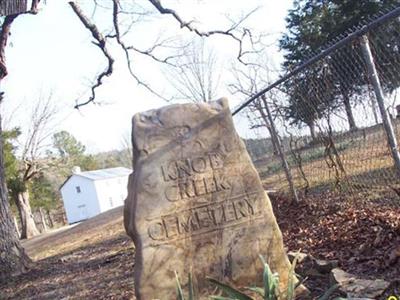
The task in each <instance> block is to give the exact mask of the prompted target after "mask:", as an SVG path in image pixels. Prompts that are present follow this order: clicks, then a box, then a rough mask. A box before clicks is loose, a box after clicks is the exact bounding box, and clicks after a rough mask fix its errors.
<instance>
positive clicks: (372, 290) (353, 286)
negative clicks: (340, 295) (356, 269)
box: [331, 268, 390, 299]
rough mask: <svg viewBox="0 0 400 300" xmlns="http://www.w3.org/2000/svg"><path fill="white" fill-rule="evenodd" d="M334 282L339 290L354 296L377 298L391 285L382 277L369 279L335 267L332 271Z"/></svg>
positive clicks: (352, 297)
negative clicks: (357, 276)
mask: <svg viewBox="0 0 400 300" xmlns="http://www.w3.org/2000/svg"><path fill="white" fill-rule="evenodd" d="M331 279H332V284H335V283H337V284H338V285H339V290H340V291H342V292H344V293H346V294H347V296H348V297H351V299H354V298H373V299H375V298H377V297H379V296H381V295H382V294H383V292H384V291H385V290H386V289H387V288H388V287H389V285H390V283H389V282H387V281H384V280H382V279H376V280H368V279H360V278H356V277H355V275H352V274H350V273H346V272H345V271H343V270H341V269H339V268H335V269H333V270H332V271H331Z"/></svg>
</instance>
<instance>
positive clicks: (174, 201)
mask: <svg viewBox="0 0 400 300" xmlns="http://www.w3.org/2000/svg"><path fill="white" fill-rule="evenodd" d="M132 130H133V134H132V136H133V140H132V142H133V151H134V157H135V161H134V175H132V177H131V178H130V182H129V195H128V199H127V200H126V203H125V211H124V214H125V215H124V222H125V228H126V231H127V232H128V234H129V235H130V237H131V238H132V239H133V241H134V243H135V246H136V258H135V270H134V273H135V289H136V297H137V299H139V300H149V299H175V298H176V282H175V273H174V272H177V273H178V275H179V277H180V278H181V280H182V283H183V284H185V280H186V279H187V276H188V274H189V272H192V273H193V276H194V278H195V286H196V289H197V291H198V293H199V295H204V294H206V293H210V292H211V291H212V290H214V288H215V287H214V286H211V285H210V283H209V282H208V281H207V280H206V279H205V277H206V276H209V277H212V278H215V279H218V280H220V281H223V282H226V283H230V284H233V285H235V286H252V285H254V284H257V283H260V282H261V280H262V263H261V261H260V259H259V255H262V256H263V257H264V258H265V259H266V261H267V262H268V263H269V265H270V267H271V269H272V270H273V271H274V272H278V273H279V274H280V281H281V284H282V287H283V286H285V285H286V283H287V277H288V271H289V267H290V266H289V261H288V259H287V256H286V254H285V251H284V249H283V242H282V236H281V232H280V230H279V228H278V225H277V223H276V220H275V217H274V215H273V212H272V209H271V204H270V200H269V198H268V196H267V195H266V194H265V192H264V190H263V188H262V186H261V182H260V179H259V177H258V173H257V171H256V170H255V168H254V167H253V165H252V162H251V160H250V157H249V155H248V153H247V151H246V148H245V146H244V143H243V142H242V141H241V140H240V138H239V136H238V134H237V133H236V131H235V129H234V126H233V122H232V117H231V112H230V110H229V107H228V101H227V100H226V99H220V100H218V101H215V102H212V103H207V104H205V103H204V104H181V105H179V104H177V105H170V106H167V107H163V108H161V109H158V110H151V111H148V112H144V113H140V114H137V115H135V116H134V118H133V129H132ZM201 299H203V297H201ZM204 299H205V298H204Z"/></svg>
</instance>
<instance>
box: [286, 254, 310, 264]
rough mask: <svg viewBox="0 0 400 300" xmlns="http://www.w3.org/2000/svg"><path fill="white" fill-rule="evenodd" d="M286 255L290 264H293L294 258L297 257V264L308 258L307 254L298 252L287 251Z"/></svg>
mask: <svg viewBox="0 0 400 300" xmlns="http://www.w3.org/2000/svg"><path fill="white" fill-rule="evenodd" d="M287 255H288V258H289V260H290V262H293V260H294V259H295V257H297V262H298V263H302V262H303V261H305V260H306V259H307V258H309V255H308V254H306V253H302V252H298V251H289V252H288V254H287Z"/></svg>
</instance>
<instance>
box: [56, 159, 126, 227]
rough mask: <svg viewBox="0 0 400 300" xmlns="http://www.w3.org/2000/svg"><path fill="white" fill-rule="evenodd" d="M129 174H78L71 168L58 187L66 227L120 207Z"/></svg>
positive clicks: (116, 170)
mask: <svg viewBox="0 0 400 300" xmlns="http://www.w3.org/2000/svg"><path fill="white" fill-rule="evenodd" d="M130 173H132V170H130V169H127V168H122V167H121V168H111V169H102V170H95V171H87V172H81V171H80V168H79V167H75V168H74V171H73V175H71V176H70V177H69V178H68V179H67V180H66V181H65V182H64V183H63V185H62V186H61V187H60V191H61V196H62V199H63V202H64V208H65V212H66V214H67V220H68V223H69V224H71V223H75V222H79V221H82V220H86V219H88V218H91V217H94V216H96V215H98V214H100V213H102V212H104V211H106V210H109V209H112V208H114V207H117V206H121V205H123V204H124V200H125V198H126V196H127V186H128V176H129V174H130Z"/></svg>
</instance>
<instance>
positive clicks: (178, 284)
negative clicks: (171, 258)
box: [175, 271, 185, 300]
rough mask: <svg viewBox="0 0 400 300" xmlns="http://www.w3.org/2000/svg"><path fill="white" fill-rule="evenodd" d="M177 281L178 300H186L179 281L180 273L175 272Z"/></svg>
mask: <svg viewBox="0 0 400 300" xmlns="http://www.w3.org/2000/svg"><path fill="white" fill-rule="evenodd" d="M175 280H176V291H177V294H178V295H177V299H178V300H185V296H184V295H183V291H182V287H181V283H180V281H179V276H178V273H176V271H175Z"/></svg>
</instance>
